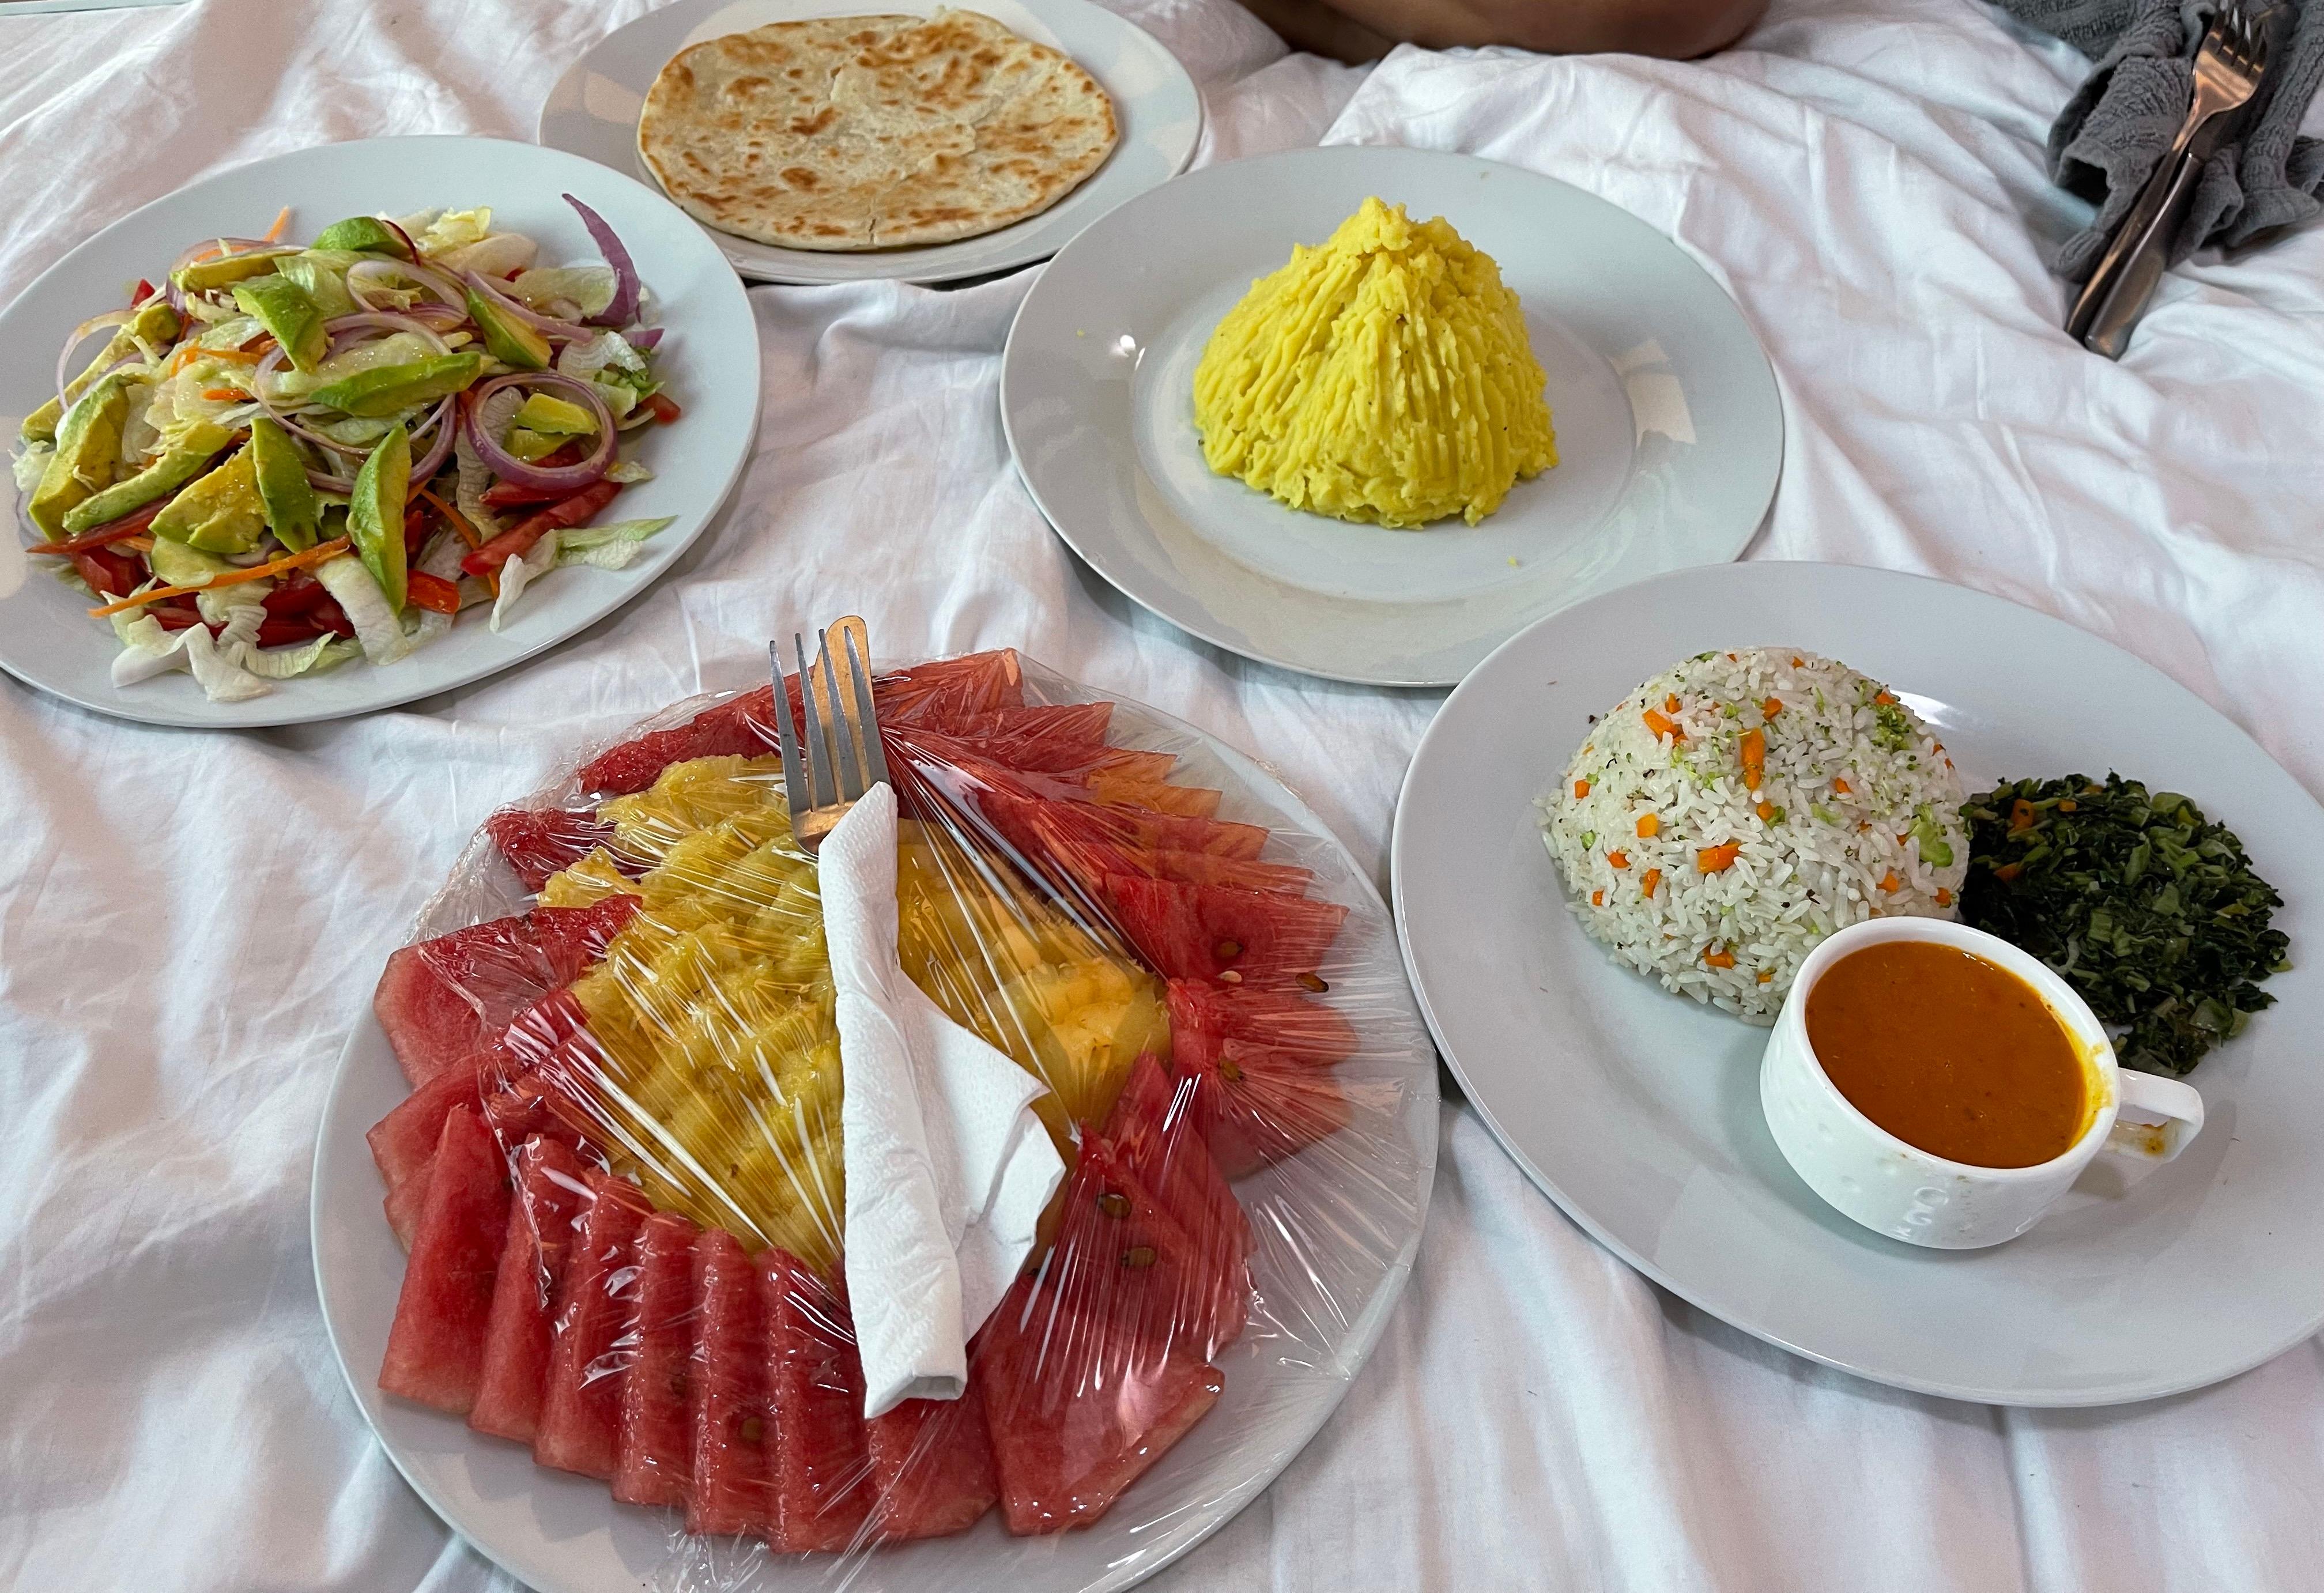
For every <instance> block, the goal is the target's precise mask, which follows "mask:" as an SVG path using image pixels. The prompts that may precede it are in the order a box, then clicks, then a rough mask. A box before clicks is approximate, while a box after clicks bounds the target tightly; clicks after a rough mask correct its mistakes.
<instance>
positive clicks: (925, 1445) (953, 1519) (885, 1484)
mask: <svg viewBox="0 0 2324 1593" xmlns="http://www.w3.org/2000/svg"><path fill="white" fill-rule="evenodd" d="M864 1431H865V1433H866V1435H867V1437H868V1438H869V1440H870V1443H871V1476H872V1480H873V1483H874V1485H875V1486H876V1487H877V1488H878V1490H879V1504H878V1506H876V1507H875V1510H874V1513H873V1516H872V1519H873V1521H874V1523H875V1524H876V1525H877V1527H878V1529H879V1533H880V1535H881V1537H882V1538H889V1539H902V1538H941V1537H946V1536H949V1535H950V1534H952V1533H961V1532H966V1531H967V1530H968V1529H969V1528H970V1527H972V1526H974V1525H975V1524H977V1522H978V1521H979V1520H980V1519H982V1516H983V1515H984V1513H985V1512H986V1511H987V1510H990V1509H991V1508H992V1502H993V1501H994V1500H995V1499H997V1498H999V1497H1000V1496H1001V1484H1000V1482H999V1480H998V1479H997V1478H995V1477H994V1476H993V1471H992V1444H991V1440H990V1439H988V1438H987V1437H986V1436H985V1432H984V1397H983V1395H982V1393H981V1392H980V1391H979V1390H978V1389H977V1387H976V1386H975V1385H974V1383H973V1381H972V1382H971V1384H970V1386H969V1387H968V1389H967V1391H966V1392H965V1393H964V1394H963V1395H961V1396H960V1397H959V1398H958V1399H954V1400H936V1399H908V1400H906V1401H904V1402H903V1403H902V1404H899V1405H897V1406H896V1407H895V1408H894V1409H893V1410H890V1411H888V1412H886V1413H882V1414H881V1415H878V1416H875V1417H873V1418H872V1419H871V1421H869V1422H867V1423H864Z"/></svg>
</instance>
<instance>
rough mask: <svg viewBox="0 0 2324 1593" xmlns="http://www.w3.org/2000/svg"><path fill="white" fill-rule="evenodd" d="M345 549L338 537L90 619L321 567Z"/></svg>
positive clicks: (136, 597)
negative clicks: (319, 565)
mask: <svg viewBox="0 0 2324 1593" xmlns="http://www.w3.org/2000/svg"><path fill="white" fill-rule="evenodd" d="M346 550H347V539H346V538H345V537H337V538H334V539H331V540H330V541H328V542H318V543H317V544H316V545H315V546H314V547H312V548H306V549H304V550H302V551H300V552H298V553H286V554H284V555H283V556H282V557H281V558H278V559H274V560H272V562H270V563H267V564H258V565H253V566H250V567H249V568H248V569H246V570H228V571H227V572H226V574H225V575H222V576H211V577H210V578H209V579H208V580H207V581H205V582H203V583H202V584H201V585H198V586H156V587H154V588H153V589H152V591H151V592H139V593H134V594H132V595H130V596H128V597H124V598H123V599H121V600H120V601H119V602H117V603H106V605H105V606H104V607H103V608H94V609H91V610H89V611H88V612H89V617H90V618H92V619H97V620H102V619H104V618H105V617H106V615H108V614H117V613H120V612H122V611H124V609H134V608H143V606H144V605H145V604H147V603H160V602H161V601H162V600H163V599H165V598H171V597H187V596H190V595H192V594H194V593H197V592H212V591H216V590H217V588H218V587H220V586H238V585H241V584H242V583H243V582H244V581H259V580H263V579H264V578H265V577H267V576H279V575H281V574H282V572H283V571H285V570H301V569H305V568H306V567H307V566H309V565H310V564H320V563H322V562H323V561H324V560H325V559H327V558H337V557H338V556H339V555H340V554H342V553H345V552H346Z"/></svg>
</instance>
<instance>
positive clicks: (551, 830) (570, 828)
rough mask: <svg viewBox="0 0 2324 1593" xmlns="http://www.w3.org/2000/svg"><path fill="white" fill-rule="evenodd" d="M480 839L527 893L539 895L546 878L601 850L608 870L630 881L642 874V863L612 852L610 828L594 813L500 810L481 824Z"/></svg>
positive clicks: (545, 808) (643, 870)
mask: <svg viewBox="0 0 2324 1593" xmlns="http://www.w3.org/2000/svg"><path fill="white" fill-rule="evenodd" d="M484 833H486V834H487V835H490V836H491V837H492V838H493V845H495V846H497V847H499V848H500V849H501V856H502V857H503V858H505V859H507V860H508V865H509V867H510V868H511V869H513V870H515V871H516V877H517V879H518V881H519V882H520V883H521V884H522V885H523V887H524V888H525V889H527V890H539V889H540V888H541V887H542V886H543V885H545V884H547V883H548V881H549V876H550V875H551V874H554V873H556V872H558V870H561V869H569V868H571V867H572V866H573V865H574V864H575V863H577V862H579V861H581V860H582V859H583V858H585V857H587V856H588V855H589V854H590V852H594V851H595V850H596V849H597V848H598V847H600V846H602V847H604V848H606V849H607V854H608V855H609V856H611V857H612V858H613V864H614V866H615V867H616V868H618V869H620V870H622V872H623V873H624V874H628V875H630V876H631V877H632V878H633V879H634V878H635V877H636V876H638V875H640V874H642V873H644V872H645V871H646V869H647V867H648V865H647V864H646V863H645V862H644V861H641V860H639V859H636V858H629V857H624V856H622V853H621V852H620V851H619V850H618V849H616V848H615V847H614V844H613V841H614V831H613V825H611V824H605V823H603V822H601V821H600V820H599V819H598V817H597V815H595V813H575V812H572V811H571V810H569V809H567V808H562V807H503V808H502V809H501V810H500V812H498V813H496V814H494V815H493V816H492V817H490V818H488V819H486V820H485V821H484Z"/></svg>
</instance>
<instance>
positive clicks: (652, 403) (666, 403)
mask: <svg viewBox="0 0 2324 1593" xmlns="http://www.w3.org/2000/svg"><path fill="white" fill-rule="evenodd" d="M644 403H645V406H646V410H647V412H648V413H650V415H652V416H653V418H654V419H657V420H659V421H660V422H661V423H662V424H663V425H664V426H668V425H669V423H670V422H671V421H673V420H675V419H678V417H679V416H681V415H683V414H685V413H686V411H685V410H681V409H679V408H678V405H677V404H675V403H673V402H671V401H670V400H669V399H668V398H666V397H664V396H663V395H662V394H660V393H658V392H650V393H648V394H646V396H645V400H644Z"/></svg>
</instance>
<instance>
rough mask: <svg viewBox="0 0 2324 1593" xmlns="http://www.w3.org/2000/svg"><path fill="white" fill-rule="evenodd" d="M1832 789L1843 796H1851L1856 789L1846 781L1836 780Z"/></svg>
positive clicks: (1832, 784) (1832, 783)
mask: <svg viewBox="0 0 2324 1593" xmlns="http://www.w3.org/2000/svg"><path fill="white" fill-rule="evenodd" d="M1831 788H1832V789H1833V790H1834V791H1835V792H1837V793H1838V794H1839V795H1840V796H1848V795H1849V794H1850V793H1852V792H1853V791H1854V790H1855V789H1856V787H1853V786H1851V785H1849V783H1848V782H1847V781H1846V780H1844V779H1834V780H1833V781H1832V782H1831Z"/></svg>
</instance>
